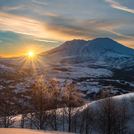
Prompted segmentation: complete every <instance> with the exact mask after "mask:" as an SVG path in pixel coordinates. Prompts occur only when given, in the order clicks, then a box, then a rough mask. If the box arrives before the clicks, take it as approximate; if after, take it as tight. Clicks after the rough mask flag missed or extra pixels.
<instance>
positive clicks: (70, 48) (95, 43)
mask: <svg viewBox="0 0 134 134" xmlns="http://www.w3.org/2000/svg"><path fill="white" fill-rule="evenodd" d="M42 55H45V56H46V55H48V56H49V57H52V58H58V59H63V58H76V57H79V58H81V59H87V58H93V59H94V58H95V59H97V60H98V59H100V58H101V59H105V58H109V57H110V58H119V57H133V56H134V50H133V49H131V48H128V47H126V46H123V45H121V44H119V43H118V42H116V41H114V40H112V39H110V38H96V39H94V40H89V41H85V40H72V41H67V42H65V43H63V44H62V45H61V46H60V47H57V48H55V49H53V50H50V51H48V52H47V53H46V52H45V53H42Z"/></svg>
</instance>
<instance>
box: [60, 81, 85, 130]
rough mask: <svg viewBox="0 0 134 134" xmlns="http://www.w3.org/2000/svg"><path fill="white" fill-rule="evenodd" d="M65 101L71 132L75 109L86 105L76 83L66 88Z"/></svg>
mask: <svg viewBox="0 0 134 134" xmlns="http://www.w3.org/2000/svg"><path fill="white" fill-rule="evenodd" d="M63 101H64V104H65V106H66V115H67V121H68V132H71V125H72V116H73V115H74V108H75V107H78V106H81V105H82V104H83V103H84V101H83V99H82V94H81V93H80V92H79V91H78V90H76V88H75V85H74V83H70V84H67V85H66V86H65V89H64V96H63Z"/></svg>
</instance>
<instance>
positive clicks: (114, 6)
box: [105, 0, 134, 14]
mask: <svg viewBox="0 0 134 134" xmlns="http://www.w3.org/2000/svg"><path fill="white" fill-rule="evenodd" d="M105 1H106V2H108V3H109V4H110V5H111V7H113V8H115V9H118V10H122V11H125V12H128V13H132V14H134V9H130V8H128V7H126V6H123V5H121V4H120V3H119V2H116V1H114V0H105Z"/></svg>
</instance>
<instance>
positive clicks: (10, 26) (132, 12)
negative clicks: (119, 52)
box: [0, 0, 134, 57]
mask: <svg viewBox="0 0 134 134" xmlns="http://www.w3.org/2000/svg"><path fill="white" fill-rule="evenodd" d="M97 37H109V38H112V39H114V40H116V41H118V42H120V43H122V44H124V45H126V46H128V47H131V48H134V0H0V56H2V57H12V56H20V55H23V54H25V53H26V52H28V51H35V53H40V52H43V51H47V50H49V49H52V48H54V47H57V46H59V45H61V44H62V43H63V42H64V41H67V40H72V39H85V40H91V39H94V38H97Z"/></svg>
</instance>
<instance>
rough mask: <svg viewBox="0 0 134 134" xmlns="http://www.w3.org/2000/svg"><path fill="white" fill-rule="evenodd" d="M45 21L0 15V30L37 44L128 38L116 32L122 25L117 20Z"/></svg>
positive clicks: (60, 18)
mask: <svg viewBox="0 0 134 134" xmlns="http://www.w3.org/2000/svg"><path fill="white" fill-rule="evenodd" d="M46 16H47V18H48V19H46V20H40V21H39V20H36V19H33V18H29V17H24V16H17V15H13V14H8V13H0V30H1V31H11V32H15V33H19V34H23V35H25V36H27V37H28V38H29V37H30V38H32V39H33V40H35V41H38V42H46V43H56V44H57V43H58V42H57V41H60V42H61V41H65V40H70V39H74V38H79V39H92V38H96V37H112V38H129V39H131V36H129V35H125V34H121V33H120V32H119V31H118V28H120V27H121V26H122V25H123V23H125V22H121V21H118V20H116V21H115V20H112V21H111V20H97V19H87V20H80V19H75V18H67V17H64V16H60V15H58V14H56V15H55V14H54V15H53V14H46Z"/></svg>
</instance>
